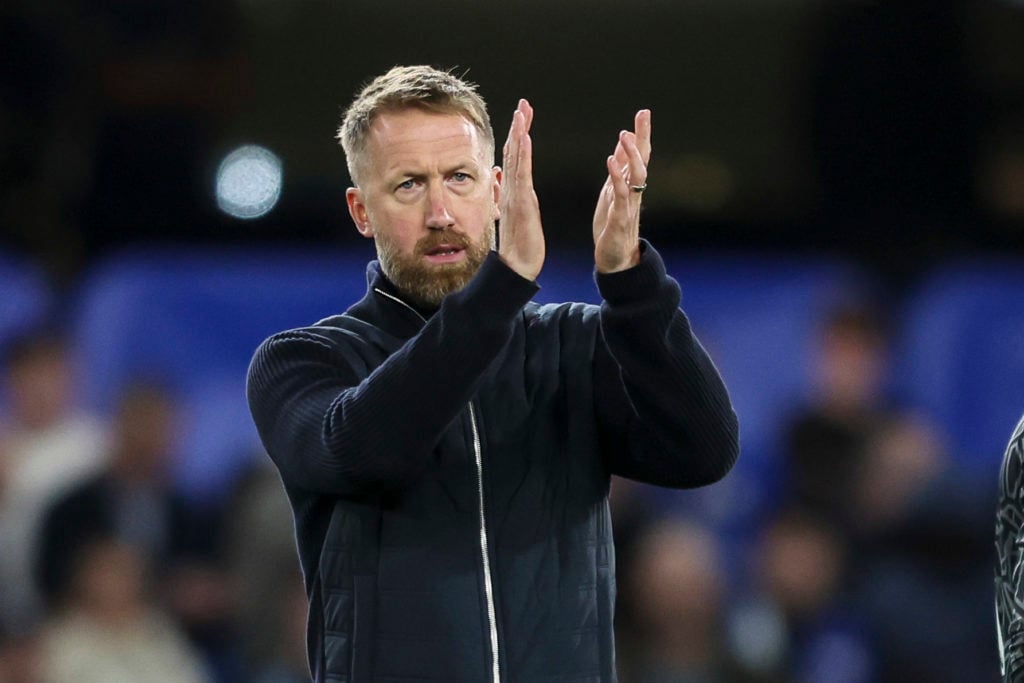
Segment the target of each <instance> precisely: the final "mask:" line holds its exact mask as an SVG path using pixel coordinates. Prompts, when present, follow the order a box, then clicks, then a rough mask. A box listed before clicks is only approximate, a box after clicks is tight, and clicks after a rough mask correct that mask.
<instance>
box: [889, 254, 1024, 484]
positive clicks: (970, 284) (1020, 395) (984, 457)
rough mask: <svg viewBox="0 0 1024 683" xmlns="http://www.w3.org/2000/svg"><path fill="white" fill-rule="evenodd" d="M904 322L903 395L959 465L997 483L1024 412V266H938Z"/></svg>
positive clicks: (918, 291)
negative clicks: (937, 429) (939, 431)
mask: <svg viewBox="0 0 1024 683" xmlns="http://www.w3.org/2000/svg"><path fill="white" fill-rule="evenodd" d="M901 319H902V320H903V322H904V327H903V330H902V341H901V344H900V347H901V353H900V362H899V365H898V367H899V369H900V375H899V384H900V387H901V389H902V391H903V392H904V393H905V395H906V397H907V398H908V400H909V401H910V403H911V405H913V406H915V407H917V408H919V409H921V410H923V411H924V412H925V413H926V414H927V415H929V416H930V417H931V418H933V419H934V420H936V421H937V423H938V424H939V425H941V426H942V427H943V428H944V429H945V430H946V432H947V433H948V435H949V437H950V441H951V443H950V446H951V449H952V455H953V456H954V458H955V459H956V460H957V461H958V462H960V463H962V464H963V465H965V466H967V467H968V468H970V469H972V470H973V471H975V472H977V473H979V474H983V475H984V476H989V477H991V478H992V481H995V476H996V472H997V470H998V467H999V463H1000V461H1001V458H1002V454H1003V451H1004V449H1005V447H1006V442H1007V440H1008V439H1009V437H1010V432H1011V431H1012V430H1013V427H1014V425H1016V424H1017V421H1018V420H1019V419H1020V416H1021V413H1022V412H1024V264H1022V263H1020V262H1019V261H1017V262H1010V261H1001V260H970V261H962V262H959V263H950V264H947V265H945V266H942V267H939V268H936V269H935V270H933V271H931V272H930V273H928V274H927V275H926V276H925V277H924V278H923V280H922V281H921V283H920V285H919V287H918V288H916V290H915V291H914V292H912V294H911V295H910V296H909V297H908V299H907V302H906V306H905V310H904V311H903V315H902V316H901Z"/></svg>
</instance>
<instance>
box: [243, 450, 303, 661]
mask: <svg viewBox="0 0 1024 683" xmlns="http://www.w3.org/2000/svg"><path fill="white" fill-rule="evenodd" d="M257 462H258V463H259V464H258V465H256V466H255V467H253V469H252V470H251V471H250V472H249V473H248V474H247V475H246V476H245V477H243V478H242V480H241V481H240V483H239V486H238V488H237V490H236V491H235V492H234V494H233V495H232V496H231V500H230V501H229V502H228V505H227V510H226V513H225V525H224V526H225V533H224V539H225V548H224V556H225V561H226V567H227V570H228V586H229V590H230V591H231V603H232V604H233V605H234V606H235V611H234V618H235V627H236V634H237V639H238V655H239V657H240V659H241V661H242V662H243V665H244V669H245V671H244V673H245V674H246V678H245V680H247V681H252V680H256V679H257V678H259V679H260V680H263V679H262V678H260V677H261V676H267V677H268V678H267V680H268V681H270V680H275V681H276V680H279V678H275V677H280V680H282V681H283V680H288V678H287V676H286V673H285V672H286V671H288V670H289V663H294V661H295V658H296V656H295V653H294V652H293V648H294V645H295V643H294V640H295V638H294V633H293V631H292V629H293V628H295V624H293V623H292V621H293V620H292V619H291V615H292V612H294V605H293V604H292V603H293V601H294V590H292V588H291V587H293V586H294V585H295V584H296V582H297V583H298V587H299V592H300V594H301V602H302V615H303V616H302V619H300V622H301V623H300V625H299V626H300V633H299V652H298V659H299V661H300V667H299V672H300V673H301V674H302V677H301V680H304V681H308V680H309V670H308V667H307V665H306V655H305V636H304V635H303V634H304V630H305V604H306V596H305V592H304V590H303V589H302V575H301V573H300V572H299V570H298V568H297V567H296V563H295V531H294V527H293V522H292V513H291V506H290V505H289V503H288V496H287V495H286V494H285V492H284V488H283V487H282V486H281V478H280V476H278V474H277V471H276V470H275V469H274V468H273V466H272V464H271V462H270V459H269V458H268V457H267V455H266V453H261V454H260V455H259V458H258V460H257Z"/></svg>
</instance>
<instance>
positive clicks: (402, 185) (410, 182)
mask: <svg viewBox="0 0 1024 683" xmlns="http://www.w3.org/2000/svg"><path fill="white" fill-rule="evenodd" d="M415 183H416V181H415V180H413V179H412V178H410V179H409V180H406V181H403V182H402V183H400V184H399V185H398V187H397V188H396V189H399V190H411V189H412V188H413V185H415Z"/></svg>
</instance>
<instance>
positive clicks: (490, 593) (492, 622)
mask: <svg viewBox="0 0 1024 683" xmlns="http://www.w3.org/2000/svg"><path fill="white" fill-rule="evenodd" d="M469 424H470V426H471V427H472V428H473V453H474V455H475V456H476V477H477V479H476V483H477V491H478V493H479V494H480V556H481V557H482V558H483V562H484V593H485V594H486V597H487V622H488V624H489V626H490V628H491V655H492V658H491V681H492V683H501V670H500V668H499V666H498V619H497V616H496V615H495V612H494V586H493V583H492V581H491V560H490V556H489V554H488V552H487V518H486V517H485V515H484V459H483V451H482V449H481V447H480V433H479V432H478V431H477V428H476V411H475V410H474V409H473V403H472V402H470V404H469Z"/></svg>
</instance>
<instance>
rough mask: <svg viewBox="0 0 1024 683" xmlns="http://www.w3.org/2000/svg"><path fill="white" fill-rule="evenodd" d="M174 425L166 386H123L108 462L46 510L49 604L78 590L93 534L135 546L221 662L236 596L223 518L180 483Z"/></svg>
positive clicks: (42, 561) (43, 544) (40, 573)
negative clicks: (200, 505)
mask: <svg viewBox="0 0 1024 683" xmlns="http://www.w3.org/2000/svg"><path fill="white" fill-rule="evenodd" d="M175 427H176V425H175V407H174V405H173V402H172V398H171V396H170V395H169V394H168V393H167V392H166V391H164V390H163V389H161V388H159V387H157V386H156V385H153V384H136V385H133V386H131V387H130V388H129V389H128V390H127V391H126V392H125V394H124V395H123V397H122V398H121V401H120V404H119V407H118V410H117V413H116V416H115V418H114V423H113V425H112V437H113V444H112V448H111V457H110V463H109V466H108V467H107V468H106V469H104V470H103V471H102V472H100V473H99V474H98V475H97V476H95V477H93V478H92V479H90V480H88V481H85V482H83V483H82V484H80V485H79V486H77V487H75V488H73V489H71V490H70V491H68V492H67V493H66V494H65V495H64V496H63V497H61V498H60V499H59V500H58V501H56V502H55V503H54V505H53V506H52V507H51V508H50V509H49V510H48V512H47V514H46V517H45V521H44V524H43V529H42V537H41V541H40V552H39V555H38V562H37V565H36V573H37V577H38V580H39V585H40V586H41V588H42V590H43V593H44V594H45V596H46V597H47V599H48V601H49V604H50V605H51V606H54V607H60V606H64V605H66V604H67V603H68V601H69V600H70V599H71V598H72V595H71V594H70V593H69V591H70V590H72V589H75V588H78V586H76V584H75V583H74V582H73V580H72V578H73V576H74V574H75V568H76V567H77V566H78V564H79V563H80V562H82V558H83V554H84V553H85V551H86V550H87V549H88V548H90V547H91V545H92V544H93V543H94V542H96V541H98V540H103V539H111V540H114V541H117V542H118V543H121V544H127V545H130V546H132V547H133V548H134V549H135V552H137V553H138V554H139V555H140V558H141V562H142V563H143V564H144V565H145V567H146V569H147V570H150V571H153V572H154V579H155V580H156V582H157V586H158V589H159V591H158V594H159V595H160V597H162V598H164V600H166V605H167V607H168V609H169V610H170V612H171V613H172V615H173V616H175V617H177V618H178V619H179V620H180V622H181V624H182V625H183V626H185V627H186V628H187V629H188V632H189V634H190V635H191V636H192V637H193V638H194V640H195V641H196V642H197V643H200V644H202V645H203V646H204V651H205V653H206V654H207V655H209V656H211V657H213V658H216V659H217V660H218V662H219V661H220V659H221V658H222V656H223V654H222V652H221V649H222V647H221V646H222V642H221V640H222V639H223V638H224V628H223V626H224V622H225V620H226V619H227V617H228V608H229V603H228V600H227V591H226V588H225V586H224V579H223V573H222V571H221V570H219V569H218V567H217V563H216V557H215V548H216V543H217V541H218V538H217V521H216V520H211V519H209V518H207V516H206V515H204V514H202V513H201V511H198V510H196V509H194V508H190V507H189V506H188V505H187V503H186V501H185V500H184V498H183V497H182V496H181V495H180V494H179V493H177V492H176V491H175V490H174V488H173V486H172V482H171V479H170V476H169V465H170V462H169V456H170V454H171V452H172V444H173V439H174V432H175ZM218 666H219V664H218Z"/></svg>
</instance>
